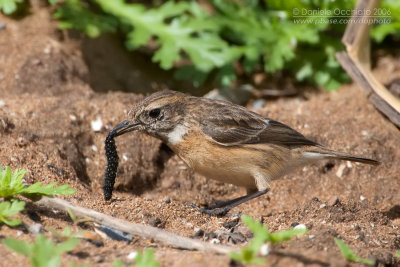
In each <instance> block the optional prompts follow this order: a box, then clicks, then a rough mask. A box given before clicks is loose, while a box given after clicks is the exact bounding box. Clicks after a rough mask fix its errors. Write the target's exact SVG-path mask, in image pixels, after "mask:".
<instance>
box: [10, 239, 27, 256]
mask: <svg viewBox="0 0 400 267" xmlns="http://www.w3.org/2000/svg"><path fill="white" fill-rule="evenodd" d="M3 244H4V245H5V246H6V247H8V248H10V249H12V250H14V251H15V252H17V253H19V254H22V255H24V256H27V257H31V256H32V248H33V245H32V244H29V243H27V242H25V241H20V240H17V239H14V238H5V239H4V240H3Z"/></svg>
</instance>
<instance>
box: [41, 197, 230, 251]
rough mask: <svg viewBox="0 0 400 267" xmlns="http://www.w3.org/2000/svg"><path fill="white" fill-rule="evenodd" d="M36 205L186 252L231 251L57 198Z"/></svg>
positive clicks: (228, 248) (224, 247) (46, 199)
mask: <svg viewBox="0 0 400 267" xmlns="http://www.w3.org/2000/svg"><path fill="white" fill-rule="evenodd" d="M36 204H38V205H41V206H45V207H46V208H49V209H55V210H59V211H63V212H66V209H67V208H69V209H70V210H72V211H73V212H74V213H75V215H76V216H77V217H82V218H90V219H92V220H93V221H94V222H97V223H99V224H102V225H105V226H107V227H110V228H113V229H117V230H120V231H122V232H126V233H129V234H132V235H136V236H140V237H143V238H147V239H153V240H156V241H159V242H161V243H163V244H165V245H169V246H172V247H175V248H180V249H188V250H200V251H212V252H216V253H220V254H227V253H230V252H231V251H233V250H234V249H233V248H230V247H227V246H222V245H214V244H209V243H206V242H203V241H198V240H193V239H190V238H187V237H182V236H179V235H176V234H173V233H170V232H167V231H165V230H161V229H159V228H155V227H151V226H147V225H141V224H136V223H131V222H128V221H125V220H121V219H117V218H114V217H111V216H109V215H106V214H103V213H100V212H97V211H95V210H92V209H87V208H84V207H80V206H77V205H74V204H72V203H70V202H68V201H65V200H62V199H59V198H49V197H42V199H41V200H39V201H37V202H36Z"/></svg>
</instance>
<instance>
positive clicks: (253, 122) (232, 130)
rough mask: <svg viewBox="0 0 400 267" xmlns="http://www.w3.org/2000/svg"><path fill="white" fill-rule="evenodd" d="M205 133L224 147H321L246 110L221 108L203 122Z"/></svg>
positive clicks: (293, 131) (279, 124) (277, 123)
mask: <svg viewBox="0 0 400 267" xmlns="http://www.w3.org/2000/svg"><path fill="white" fill-rule="evenodd" d="M201 127H202V130H203V132H204V133H205V134H206V135H208V136H209V137H210V138H211V139H212V140H213V141H214V142H216V143H218V144H220V145H224V146H235V145H241V144H276V145H280V146H284V147H289V148H295V147H300V146H306V145H311V146H315V145H318V144H317V143H316V142H314V141H311V140H308V139H307V138H305V137H304V136H303V135H302V134H300V133H299V132H297V131H295V130H293V129H292V128H290V127H289V126H287V125H285V124H283V123H280V122H278V121H274V120H269V119H265V118H263V117H262V116H260V115H259V114H257V113H254V112H251V111H249V110H246V109H244V108H240V109H239V108H236V109H228V108H226V109H220V110H218V112H216V114H215V115H211V116H209V117H208V118H204V119H203V120H202V122H201Z"/></svg>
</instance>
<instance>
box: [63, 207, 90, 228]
mask: <svg viewBox="0 0 400 267" xmlns="http://www.w3.org/2000/svg"><path fill="white" fill-rule="evenodd" d="M66 211H67V213H68V215H69V217H70V218H71V220H72V221H73V222H74V224H80V223H85V222H91V221H93V219H90V218H82V219H78V218H77V217H76V215H75V213H74V212H73V211H72V210H71V209H70V208H66Z"/></svg>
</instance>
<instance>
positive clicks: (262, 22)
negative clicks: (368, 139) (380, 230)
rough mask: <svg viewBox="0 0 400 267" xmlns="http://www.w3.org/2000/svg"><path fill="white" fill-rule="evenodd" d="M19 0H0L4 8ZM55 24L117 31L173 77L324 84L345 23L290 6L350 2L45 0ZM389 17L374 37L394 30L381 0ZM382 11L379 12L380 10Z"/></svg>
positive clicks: (332, 80) (333, 72)
mask: <svg viewBox="0 0 400 267" xmlns="http://www.w3.org/2000/svg"><path fill="white" fill-rule="evenodd" d="M22 1H23V0H0V9H2V10H3V12H5V13H8V14H9V13H12V12H13V11H14V10H15V9H16V8H17V5H16V4H17V3H19V2H22ZM49 2H50V3H52V4H55V5H56V7H55V13H54V17H55V18H56V19H58V20H59V21H60V23H59V26H60V28H61V29H78V30H80V31H82V32H84V33H86V34H87V35H88V36H90V37H98V36H99V35H101V34H102V33H105V32H117V31H118V32H122V33H123V34H124V35H125V36H126V47H127V48H128V49H132V50H133V49H139V48H143V47H146V48H147V49H149V50H150V51H151V53H152V60H153V62H155V63H157V64H159V66H160V67H161V68H163V69H165V70H168V69H171V68H174V69H175V70H176V72H175V77H176V78H177V79H188V80H191V81H193V83H194V85H200V84H202V83H204V82H205V81H206V80H213V81H215V83H216V84H217V85H218V86H222V87H229V86H231V85H232V84H233V82H234V81H235V80H236V79H237V78H238V75H241V76H244V77H250V76H251V75H252V73H254V72H266V73H275V72H277V71H282V70H284V71H286V72H288V73H291V74H292V75H293V76H294V77H295V78H296V79H297V80H298V81H300V82H303V81H304V82H308V83H311V84H316V85H319V86H321V87H323V88H325V89H328V90H332V89H335V88H337V87H338V86H340V84H341V83H343V82H345V81H348V80H349V79H348V77H347V75H346V74H345V73H344V72H343V71H342V69H341V68H340V65H339V63H338V62H337V61H336V59H335V53H336V52H337V51H340V50H343V46H342V44H341V42H340V39H341V36H342V34H343V31H344V28H345V26H346V25H345V24H339V23H337V24H332V23H328V22H327V19H329V17H326V18H325V19H326V20H325V21H321V20H320V18H317V17H315V16H310V17H305V18H304V17H303V18H297V17H295V16H294V15H295V12H294V11H293V10H294V9H298V10H318V9H320V10H335V9H339V10H351V9H352V8H354V6H355V2H356V1H355V0H343V1H332V0H288V1H279V0H264V1H257V0H230V1H224V0H210V1H179V2H176V1H165V2H163V1H152V2H147V1H142V2H143V3H132V2H130V1H124V0H113V1H109V0H86V1H83V0H64V1H56V0H49ZM381 8H382V9H383V10H390V12H389V13H390V15H389V17H388V18H390V20H391V23H390V24H381V25H377V26H376V27H375V28H374V29H373V32H372V37H373V39H374V40H375V42H378V43H380V42H383V41H384V40H385V38H386V37H388V36H390V38H392V39H393V38H394V39H396V38H397V39H398V38H400V1H397V0H383V1H382V4H381ZM382 15H383V16H384V15H386V14H382Z"/></svg>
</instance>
